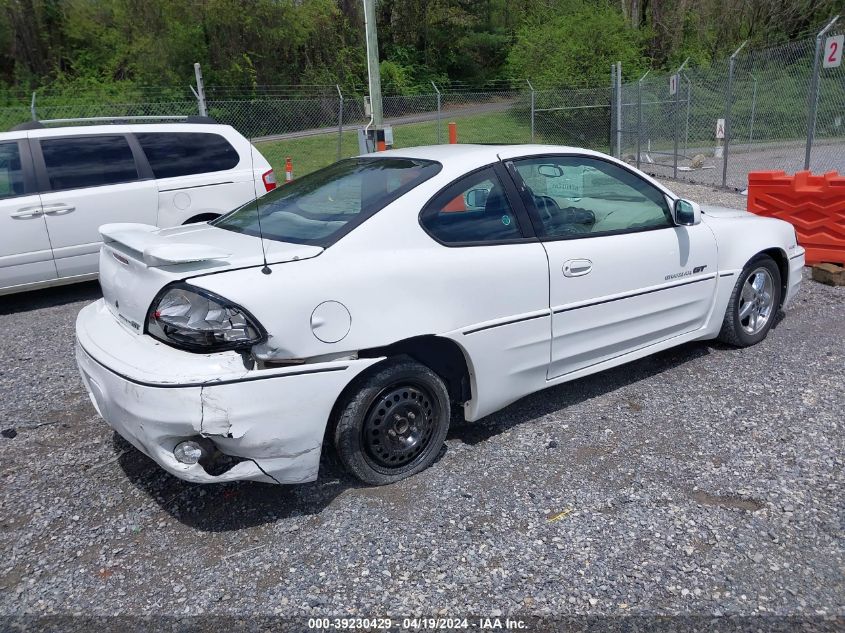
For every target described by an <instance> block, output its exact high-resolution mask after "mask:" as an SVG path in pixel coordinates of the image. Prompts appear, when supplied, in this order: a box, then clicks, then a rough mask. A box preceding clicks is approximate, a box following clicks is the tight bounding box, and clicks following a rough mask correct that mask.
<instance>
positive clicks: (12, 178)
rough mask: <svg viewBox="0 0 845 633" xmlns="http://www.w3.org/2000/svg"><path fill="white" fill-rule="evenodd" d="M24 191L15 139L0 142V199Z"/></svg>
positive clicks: (19, 154) (21, 193) (18, 194)
mask: <svg viewBox="0 0 845 633" xmlns="http://www.w3.org/2000/svg"><path fill="white" fill-rule="evenodd" d="M24 193H26V190H25V189H24V181H23V168H22V167H21V153H20V150H19V149H18V142H17V141H7V142H5V143H0V200H2V199H3V198H12V197H14V196H20V195H23V194H24Z"/></svg>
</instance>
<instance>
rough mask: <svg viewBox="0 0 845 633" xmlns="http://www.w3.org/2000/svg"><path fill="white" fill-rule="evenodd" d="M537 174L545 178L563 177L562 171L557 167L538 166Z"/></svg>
mask: <svg viewBox="0 0 845 633" xmlns="http://www.w3.org/2000/svg"><path fill="white" fill-rule="evenodd" d="M537 173H539V174H540V175H541V176H545V177H546V178H560V177H561V176H563V169H561V168H560V167H559V166H558V165H540V166H539V167H538V168H537Z"/></svg>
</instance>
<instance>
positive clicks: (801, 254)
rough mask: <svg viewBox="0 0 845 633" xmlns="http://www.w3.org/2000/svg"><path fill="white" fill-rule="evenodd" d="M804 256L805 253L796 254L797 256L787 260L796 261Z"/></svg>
mask: <svg viewBox="0 0 845 633" xmlns="http://www.w3.org/2000/svg"><path fill="white" fill-rule="evenodd" d="M806 254H807V253H806V252H804V253H798V254H797V255H793V256H792V257H790V258H789V260H790V261H792V260H793V259H798V258H799V257H804V256H805V255H806Z"/></svg>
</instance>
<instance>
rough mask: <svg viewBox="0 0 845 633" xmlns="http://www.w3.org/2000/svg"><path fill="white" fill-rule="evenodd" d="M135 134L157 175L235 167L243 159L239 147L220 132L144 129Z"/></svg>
mask: <svg viewBox="0 0 845 633" xmlns="http://www.w3.org/2000/svg"><path fill="white" fill-rule="evenodd" d="M135 137H136V138H137V139H138V142H139V143H140V144H141V147H142V148H143V149H144V153H145V154H146V155H147V160H148V161H149V162H150V167H152V170H153V174H154V175H155V177H156V178H173V177H174V176H190V175H191V174H204V173H207V172H211V171H223V170H226V169H234V168H235V167H236V166H237V164H238V163H239V162H240V160H241V157H240V156H239V155H238V152H237V150H235V148H234V147H232V146H231V145H230V144H229V141H227V140H226V139H225V138H223V137H222V136H220V135H219V134H208V133H205V132H140V133H136V134H135Z"/></svg>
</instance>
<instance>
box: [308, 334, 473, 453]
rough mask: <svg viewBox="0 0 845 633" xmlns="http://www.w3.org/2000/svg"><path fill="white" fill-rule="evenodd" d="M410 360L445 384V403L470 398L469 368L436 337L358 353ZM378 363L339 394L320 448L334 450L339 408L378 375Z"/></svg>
mask: <svg viewBox="0 0 845 633" xmlns="http://www.w3.org/2000/svg"><path fill="white" fill-rule="evenodd" d="M402 355H405V356H410V357H411V358H413V359H414V360H415V361H417V362H418V363H422V364H423V365H425V366H426V367H428V368H429V369H431V370H432V371H433V372H434V373H435V374H437V375H438V376H440V378H441V379H442V380H443V382H445V383H446V389H447V390H448V392H449V400H451V402H452V403H453V404H454V403H463V402H466V401H467V400H469V399H470V398H471V397H472V387H471V383H470V378H469V367H468V365H467V360H466V357H465V356H464V353H463V351H462V350H461V348H460V347H459V346H458V344H457V343H455V342H454V341H452V340H450V339H447V338H442V337H440V336H434V335H428V336H416V337H413V338H409V339H405V340H402V341H397V342H396V343H391V344H390V345H385V346H382V347H373V348H370V349H364V350H359V351H358V357H359V358H378V357H381V356H385V357H387V358H391V357H395V356H402ZM380 365H381V363H376V364H375V365H372V366H371V367H368V368H367V369H366V370H365V371H363V372H362V373H361V374H359V375H358V376H356V377H355V378H354V379H353V380H352V381H351V382H350V383H349V384H348V385H346V387H345V388H344V389H343V391H341V393H340V395H339V396H338V397H337V400H335V403H334V406H333V407H332V411H331V414H330V415H329V420H328V423H327V424H326V431H325V433H324V437H323V446H324V447H326V446H331V447H334V440H333V437H334V427H335V426H336V423H337V417H338V415H339V411H340V409H341V407H343V406H344V404H345V403H346V402H347V401H348V400H349V398H350V397H352V394H353V393H355V392H356V391H357V390H358V388H359V385H360V384H361V383H362V382H363V381H364V380H365V379H366V377H367V376H368V375H370V373H372V372H374V371H378V368H379V367H380Z"/></svg>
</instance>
